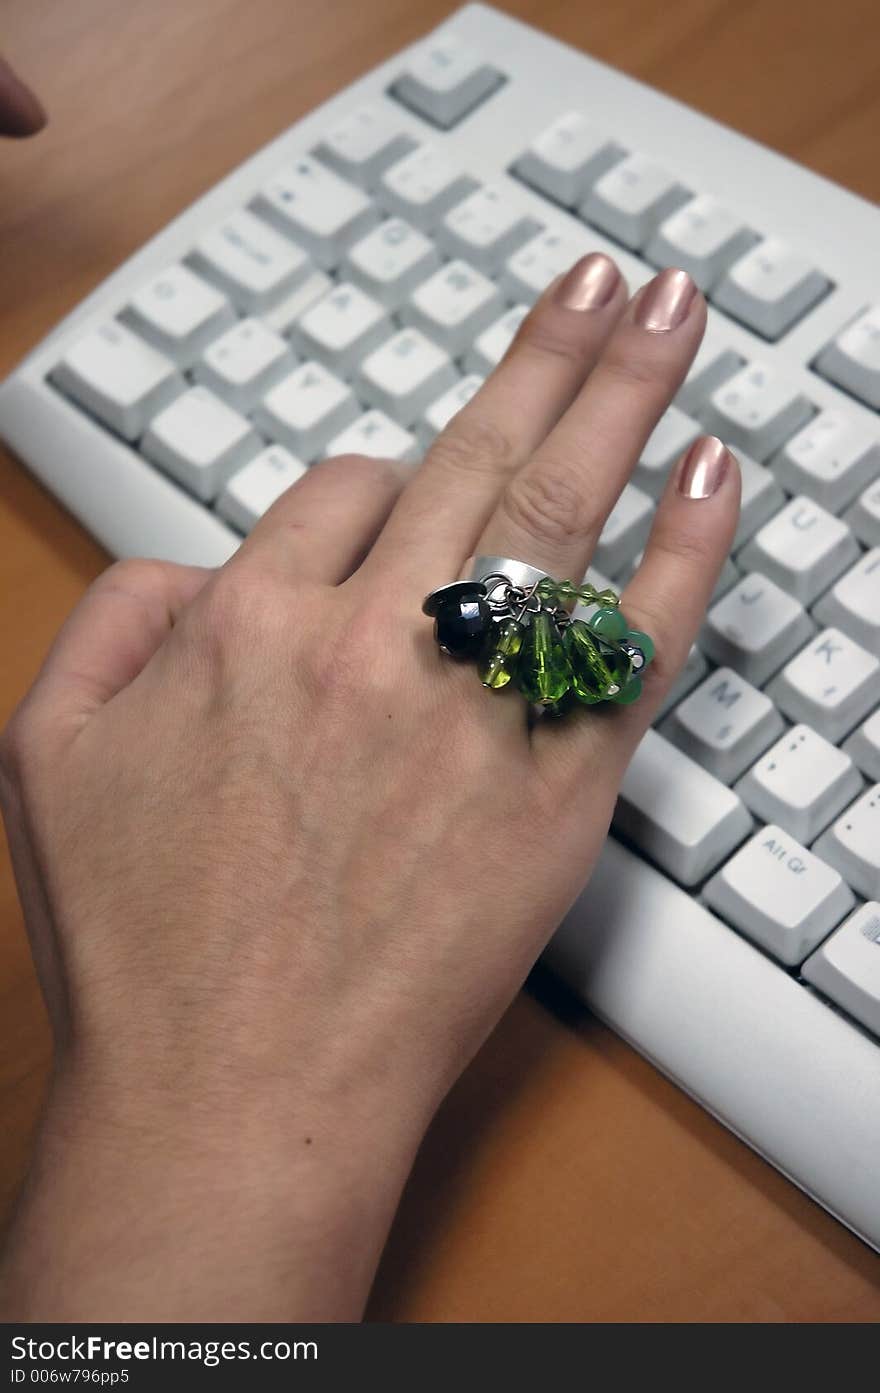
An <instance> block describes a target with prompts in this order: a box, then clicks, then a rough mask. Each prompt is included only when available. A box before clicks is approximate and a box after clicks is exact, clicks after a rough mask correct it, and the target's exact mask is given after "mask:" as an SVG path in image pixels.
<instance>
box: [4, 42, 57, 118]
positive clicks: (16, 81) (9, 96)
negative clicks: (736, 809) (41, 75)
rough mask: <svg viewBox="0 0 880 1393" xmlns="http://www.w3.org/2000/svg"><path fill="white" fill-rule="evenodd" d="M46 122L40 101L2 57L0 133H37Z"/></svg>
mask: <svg viewBox="0 0 880 1393" xmlns="http://www.w3.org/2000/svg"><path fill="white" fill-rule="evenodd" d="M45 124H46V113H45V111H44V110H43V108H42V106H41V105H40V102H39V101H38V100H37V98H36V97H35V96H34V94H33V92H32V91H31V90H30V88H29V87H25V85H24V83H23V82H22V80H21V78H20V77H17V76H16V74H15V73H14V72H13V71H12V69H11V68H10V66H9V64H8V63H7V62H6V60H5V59H4V58H3V57H0V135H36V133H37V131H41V130H42V129H43V127H44V126H45Z"/></svg>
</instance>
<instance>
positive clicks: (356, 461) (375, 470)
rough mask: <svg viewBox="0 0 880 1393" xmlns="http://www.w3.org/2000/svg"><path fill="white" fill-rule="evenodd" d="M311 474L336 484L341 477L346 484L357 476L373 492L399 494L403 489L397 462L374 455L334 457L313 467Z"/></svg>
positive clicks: (341, 480)
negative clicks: (381, 491) (381, 490)
mask: <svg viewBox="0 0 880 1393" xmlns="http://www.w3.org/2000/svg"><path fill="white" fill-rule="evenodd" d="M309 473H310V474H311V475H313V476H315V477H317V478H323V479H327V480H333V481H334V482H335V481H336V478H337V476H340V482H345V483H348V482H350V480H351V477H352V475H355V476H356V477H357V479H358V480H359V481H360V482H363V483H365V484H367V485H368V486H369V488H370V489H371V490H373V491H376V490H378V489H383V490H385V491H386V492H388V493H398V492H399V491H400V488H401V478H400V469H399V466H398V465H397V464H396V463H395V461H394V460H391V459H384V458H377V457H376V456H374V455H358V454H354V453H349V454H344V455H332V456H330V458H328V459H325V460H322V461H321V462H320V464H314V465H312V467H311V469H310V470H309Z"/></svg>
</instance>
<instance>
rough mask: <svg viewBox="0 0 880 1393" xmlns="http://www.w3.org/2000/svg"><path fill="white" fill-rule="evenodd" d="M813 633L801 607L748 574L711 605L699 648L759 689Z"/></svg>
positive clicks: (768, 582) (760, 578)
mask: <svg viewBox="0 0 880 1393" xmlns="http://www.w3.org/2000/svg"><path fill="white" fill-rule="evenodd" d="M813 633H815V626H814V625H813V623H812V620H811V619H810V617H809V615H808V614H807V612H806V610H805V609H804V607H803V605H800V604H798V602H797V600H795V599H794V597H793V596H791V595H787V594H786V593H785V591H784V590H780V588H779V586H778V585H775V584H774V583H773V581H772V580H768V579H767V577H766V576H762V575H760V574H759V573H758V572H752V573H751V574H750V575H747V576H743V578H742V580H741V581H740V582H739V584H738V585H735V586H734V587H733V589H732V590H730V591H728V593H727V594H726V595H725V596H724V599H723V600H719V601H718V604H717V605H713V606H712V608H711V609H710V611H709V613H708V615H707V617H706V620H705V623H704V624H703V629H702V633H701V635H700V644H701V645H702V647H703V648H705V650H706V652H707V653H708V654H709V657H710V658H714V660H715V662H716V663H718V664H720V665H722V666H728V667H732V668H735V669H736V671H737V672H738V673H740V674H741V675H742V676H743V677H745V678H746V679H747V681H749V682H751V683H753V684H754V686H756V687H761V686H763V685H764V683H765V682H766V681H767V678H768V677H769V676H770V675H771V673H773V672H775V671H776V669H777V668H779V667H781V666H782V664H783V663H784V662H785V661H786V659H787V658H790V657H791V655H792V653H794V652H795V651H796V650H797V649H798V648H800V646H801V644H803V643H804V642H805V641H806V640H807V639H808V638H809V637H810V635H811V634H813ZM795 719H799V718H798V717H795Z"/></svg>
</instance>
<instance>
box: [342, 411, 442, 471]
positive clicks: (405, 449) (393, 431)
mask: <svg viewBox="0 0 880 1393" xmlns="http://www.w3.org/2000/svg"><path fill="white" fill-rule="evenodd" d="M325 454H326V455H327V458H328V459H329V458H330V456H331V455H350V454H354V455H370V456H371V457H372V458H373V459H396V460H417V459H418V458H419V446H418V441H417V440H416V438H415V436H414V435H412V434H411V432H410V431H408V430H404V429H403V426H399V425H398V424H397V422H396V421H392V419H391V417H390V416H386V415H385V412H384V411H378V410H377V409H376V408H375V407H374V408H373V410H372V411H365V412H364V414H363V416H359V417H358V418H357V420H356V421H352V423H351V425H350V426H346V427H345V430H344V431H341V432H340V433H339V435H337V436H334V438H333V439H332V440H331V441H330V444H329V445H328V446H327V449H326V451H325Z"/></svg>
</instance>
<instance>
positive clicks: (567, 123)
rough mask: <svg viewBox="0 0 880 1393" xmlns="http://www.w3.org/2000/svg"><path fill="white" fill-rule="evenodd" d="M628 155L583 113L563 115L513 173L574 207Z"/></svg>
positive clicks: (559, 201)
mask: <svg viewBox="0 0 880 1393" xmlns="http://www.w3.org/2000/svg"><path fill="white" fill-rule="evenodd" d="M625 154H626V151H625V150H624V148H623V146H622V145H618V144H617V143H616V142H615V141H613V140H611V139H609V137H608V136H606V135H604V134H603V133H602V132H601V131H599V130H597V129H596V127H595V126H592V125H591V124H590V122H589V121H588V120H587V118H586V116H584V115H583V113H582V112H580V111H568V112H566V114H565V115H564V116H559V117H558V118H557V119H556V120H555V121H554V122H553V123H552V124H551V125H550V126H548V127H547V129H546V130H545V131H542V132H541V134H540V135H539V136H538V137H537V138H536V139H535V140H533V141H532V143H531V145H530V146H529V148H528V150H526V151H525V153H524V154H522V155H520V157H519V159H518V160H516V161H515V162H514V164H513V166H512V168H511V173H512V174H515V175H516V176H517V177H518V178H520V179H523V180H524V181H525V182H526V183H527V184H531V185H532V187H533V188H536V189H537V190H538V191H539V192H540V193H543V194H546V195H547V196H548V197H549V198H553V199H555V200H556V202H557V203H563V204H565V206H566V207H567V208H574V207H576V206H577V204H578V203H579V202H580V201H581V199H582V198H583V196H584V194H585V193H586V192H587V189H588V188H589V187H590V185H591V184H594V183H595V182H596V180H597V179H598V178H600V177H601V175H603V174H604V173H605V171H606V169H610V168H611V166H612V165H613V164H616V162H617V161H618V160H620V159H622V158H623V156H624V155H625Z"/></svg>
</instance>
